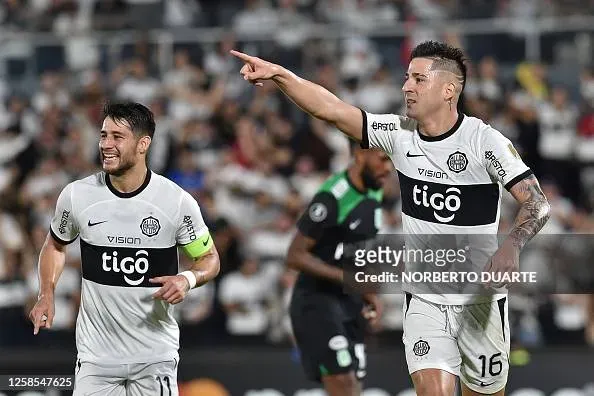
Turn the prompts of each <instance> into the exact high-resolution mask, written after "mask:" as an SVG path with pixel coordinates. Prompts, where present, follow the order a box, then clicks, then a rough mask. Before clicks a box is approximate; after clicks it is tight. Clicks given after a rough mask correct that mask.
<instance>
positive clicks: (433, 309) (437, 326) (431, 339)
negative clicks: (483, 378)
mask: <svg viewBox="0 0 594 396" xmlns="http://www.w3.org/2000/svg"><path fill="white" fill-rule="evenodd" d="M403 311H404V319H403V328H404V334H403V336H402V340H403V343H404V351H405V355H406V363H407V365H408V371H409V373H410V374H412V373H414V372H416V371H419V370H423V369H439V370H444V371H446V372H449V373H451V374H453V375H460V365H461V363H462V357H461V355H460V351H459V350H458V345H457V342H456V338H455V337H454V336H453V335H452V328H451V323H449V320H448V316H447V312H446V311H445V310H442V309H440V306H439V305H437V304H433V303H431V302H429V301H426V300H423V299H420V298H418V297H415V296H411V295H410V294H407V296H406V299H405V302H404V309H403Z"/></svg>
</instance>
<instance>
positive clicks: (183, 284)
mask: <svg viewBox="0 0 594 396" xmlns="http://www.w3.org/2000/svg"><path fill="white" fill-rule="evenodd" d="M149 282H151V283H162V284H163V286H161V288H159V290H157V291H156V292H155V293H154V294H153V298H155V299H159V300H164V301H167V302H168V303H169V304H179V303H180V302H182V301H184V298H186V294H188V290H190V284H189V283H188V280H187V279H186V277H185V276H183V275H173V276H157V277H156V278H151V279H149Z"/></svg>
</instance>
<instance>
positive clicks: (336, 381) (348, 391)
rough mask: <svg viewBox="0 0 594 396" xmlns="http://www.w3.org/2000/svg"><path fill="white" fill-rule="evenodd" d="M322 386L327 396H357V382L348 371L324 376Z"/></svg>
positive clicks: (353, 375)
mask: <svg viewBox="0 0 594 396" xmlns="http://www.w3.org/2000/svg"><path fill="white" fill-rule="evenodd" d="M323 381H324V386H325V388H326V390H327V392H328V395H329V396H339V395H340V396H344V395H357V394H358V393H357V389H358V388H359V381H357V378H356V377H355V373H354V372H352V371H350V372H348V373H344V374H336V375H327V376H324V380H323Z"/></svg>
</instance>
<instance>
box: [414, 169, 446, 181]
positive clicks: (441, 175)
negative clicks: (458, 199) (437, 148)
mask: <svg viewBox="0 0 594 396" xmlns="http://www.w3.org/2000/svg"><path fill="white" fill-rule="evenodd" d="M417 170H418V171H419V175H421V176H427V177H432V178H434V179H449V177H448V175H447V173H445V172H441V171H436V170H432V169H423V168H417Z"/></svg>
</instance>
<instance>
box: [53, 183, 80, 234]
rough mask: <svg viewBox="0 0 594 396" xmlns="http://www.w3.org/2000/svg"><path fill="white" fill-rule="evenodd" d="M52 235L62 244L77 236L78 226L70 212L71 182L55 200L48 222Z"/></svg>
mask: <svg viewBox="0 0 594 396" xmlns="http://www.w3.org/2000/svg"><path fill="white" fill-rule="evenodd" d="M50 233H51V235H52V237H53V238H54V239H55V240H56V241H57V242H58V243H61V244H62V245H67V244H69V243H72V242H74V241H75V240H76V238H78V234H79V227H78V225H77V224H76V219H75V216H74V214H73V212H72V183H70V184H68V185H67V186H66V187H64V189H63V190H62V192H60V195H59V196H58V201H57V202H56V211H55V213H54V216H53V218H52V221H51V223H50Z"/></svg>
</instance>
